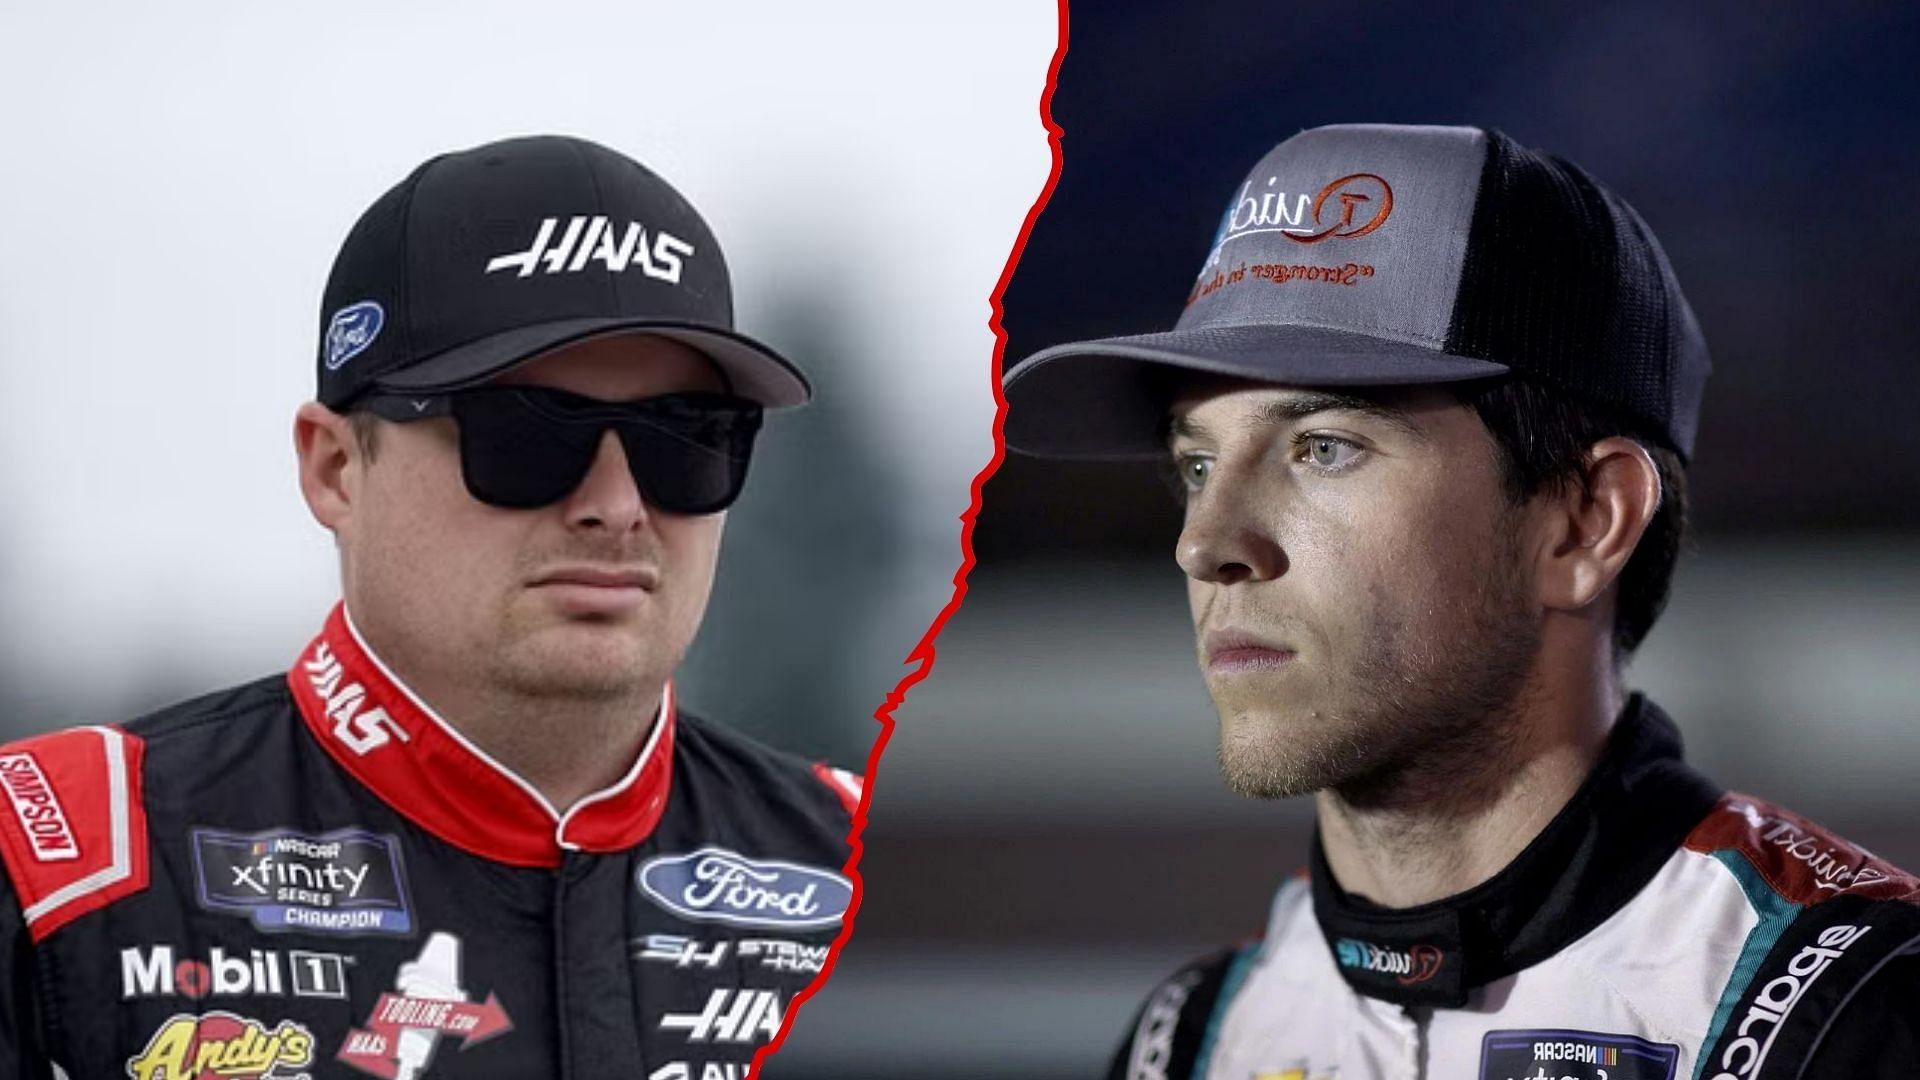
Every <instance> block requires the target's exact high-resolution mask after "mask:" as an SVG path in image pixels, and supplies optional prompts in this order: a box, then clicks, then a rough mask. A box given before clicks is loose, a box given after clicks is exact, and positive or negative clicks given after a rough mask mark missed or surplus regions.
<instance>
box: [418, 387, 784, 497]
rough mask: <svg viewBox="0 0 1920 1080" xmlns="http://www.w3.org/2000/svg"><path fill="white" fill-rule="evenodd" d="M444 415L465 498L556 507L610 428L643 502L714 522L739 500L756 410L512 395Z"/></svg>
mask: <svg viewBox="0 0 1920 1080" xmlns="http://www.w3.org/2000/svg"><path fill="white" fill-rule="evenodd" d="M453 410H454V417H455V418H456V420H458V422H459V427H460V471H461V473H462V475H463V476H464V477H465V479H466V484H467V490H468V492H470V493H471V494H472V495H473V497H474V498H476V499H479V500H480V501H481V502H484V503H488V504H490V505H493V506H499V507H504V508H508V509H518V510H524V509H532V508H534V507H539V506H546V505H548V504H550V503H555V502H558V501H560V500H561V499H564V498H566V497H567V495H568V494H569V493H570V492H572V491H573V489H574V488H576V487H578V486H579V485H580V481H581V480H582V479H583V478H584V477H585V476H586V474H587V470H588V469H589V468H591V467H592V465H593V459H594V455H595V454H597V453H598V452H599V446H600V440H601V437H602V435H603V433H605V432H606V431H608V430H609V429H611V430H613V431H615V432H617V433H618V434H619V437H620V444H621V449H622V450H623V451H624V452H625V453H626V456H627V463H628V467H629V468H631V469H632V471H633V479H634V483H635V485H636V486H637V487H638V488H639V489H640V493H641V496H642V497H643V498H645V499H646V500H647V502H649V503H652V504H653V505H654V506H657V507H659V508H660V509H661V510H664V511H666V512H668V513H673V514H712V513H717V512H718V511H721V510H724V509H726V508H727V507H728V506H729V505H731V504H732V503H733V501H734V500H735V499H736V498H738V497H739V495H740V489H741V487H742V486H743V485H744V484H745V482H746V476H747V460H748V457H749V455H750V454H751V452H752V449H753V437H754V434H755V432H757V431H758V430H759V428H760V408H759V407H758V406H757V405H753V404H751V403H748V402H743V401H740V400H739V399H736V398H730V397H726V396H724V395H717V394H676V395H669V396H666V397H659V398H652V399H649V400H647V401H642V402H637V403H634V404H631V405H619V406H610V405H607V404H606V403H604V402H596V401H593V400H591V399H587V398H581V397H578V396H576V395H572V394H565V393H562V392H560V391H554V390H546V389H536V388H532V387H515V388H513V389H511V390H508V389H505V388H502V389H498V390H494V389H487V390H472V391H466V392H464V393H460V394H456V395H454V405H453Z"/></svg>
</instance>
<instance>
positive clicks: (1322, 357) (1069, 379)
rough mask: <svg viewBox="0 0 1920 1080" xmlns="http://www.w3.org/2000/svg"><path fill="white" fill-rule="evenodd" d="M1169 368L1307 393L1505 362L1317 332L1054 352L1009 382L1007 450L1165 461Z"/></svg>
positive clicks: (1254, 331)
mask: <svg viewBox="0 0 1920 1080" xmlns="http://www.w3.org/2000/svg"><path fill="white" fill-rule="evenodd" d="M1169 368H1174V369H1184V370H1187V371H1198V372H1206V373H1208V374H1213V375H1229V376H1237V377H1240V378H1246V379H1258V380H1260V381H1262V382H1272V383H1285V384H1290V385H1299V386H1405V385H1418V384H1421V383H1445V382H1462V381H1465V380H1468V379H1483V378H1487V377H1489V376H1494V375H1504V374H1506V372H1507V370H1508V369H1507V366H1506V365H1505V364H1496V363H1494V362H1492V361H1490V360H1475V359H1472V358H1469V357H1464V356H1451V355H1449V354H1447V353H1444V352H1441V351H1440V350H1438V349H1436V348H1433V347H1431V346H1426V345H1418V344H1413V343H1410V342H1404V341H1393V340H1389V339H1385V338H1377V337H1371V336H1369V335H1366V334H1359V333H1354V332H1352V331H1348V330H1330V329H1326V328H1324V327H1318V326H1276V325H1248V326H1218V327H1205V328H1194V329H1190V330H1172V331H1168V332H1166V333H1161V334H1136V335H1132V336H1128V337H1112V338H1101V339H1098V340H1095V341H1076V342H1072V343H1069V344H1065V345H1055V346H1053V347H1052V348H1050V349H1043V350H1041V351H1040V352H1037V353H1035V354H1034V355H1032V356H1030V357H1028V358H1027V359H1026V360H1023V361H1021V362H1020V364H1019V365H1018V366H1016V367H1015V368H1014V369H1013V370H1012V371H1009V372H1008V373H1007V376H1006V379H1005V381H1004V385H1005V390H1006V397H1007V420H1006V428H1005V433H1006V440H1007V445H1008V446H1010V447H1012V448H1013V449H1015V450H1018V451H1021V452H1022V453H1027V454H1033V455H1036V456H1041V457H1062V458H1093V459H1126V458H1151V457H1158V456H1159V455H1160V454H1162V453H1163V452H1164V449H1165V448H1164V447H1162V446H1161V445H1160V442H1159V431H1160V423H1161V420H1162V419H1163V414H1164V413H1165V411H1166V407H1167V401H1166V385H1167V382H1166V377H1165V376H1166V371H1167V369H1169Z"/></svg>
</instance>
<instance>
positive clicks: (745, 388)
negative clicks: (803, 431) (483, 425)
mask: <svg viewBox="0 0 1920 1080" xmlns="http://www.w3.org/2000/svg"><path fill="white" fill-rule="evenodd" d="M636 332H644V333H647V334H653V335H657V336H659V337H664V338H672V339H673V340H675V341H679V342H683V343H685V344H687V345H690V346H692V347H693V348H695V349H698V350H699V351H700V352H702V353H704V354H705V355H706V356H707V357H708V358H709V359H711V360H712V361H713V362H714V364H715V365H716V366H717V367H719V368H720V370H721V371H722V372H723V373H725V375H726V377H727V381H728V382H729V383H731V384H732V387H733V392H734V393H736V394H738V395H740V396H741V397H744V398H747V399H749V400H751V401H757V402H759V403H760V404H761V405H764V406H766V407H767V408H770V409H778V408H785V407H788V406H793V405H803V404H805V403H806V402H807V401H808V399H810V398H811V397H812V396H813V388H812V387H811V386H810V385H808V383H807V378H806V376H804V375H802V374H800V370H799V369H798V368H796V367H794V366H793V365H792V364H790V363H788V362H787V361H786V359H785V358H784V357H782V356H781V355H780V354H779V353H776V352H774V351H773V350H772V349H770V348H768V347H767V346H765V345H762V344H760V343H759V342H757V341H755V340H753V339H752V338H750V337H747V336H746V335H745V334H738V333H735V332H733V331H731V330H721V329H718V328H716V327H711V326H697V325H694V324H691V323H682V322H663V321H660V320H654V319H605V318H602V319H568V320H563V321H560V322H550V323H541V324H540V325H538V326H523V327H516V328H515V329H512V330H508V331H505V332H503V333H499V334H494V335H493V336H491V337H485V338H481V339H480V340H478V341H470V342H467V343H466V344H465V345H459V346H455V347H454V348H451V349H448V350H447V351H445V352H443V353H440V354H439V355H437V356H432V357H429V358H427V359H425V360H422V361H420V362H419V363H417V364H411V365H409V366H407V367H405V368H402V369H400V370H399V371H395V372H392V373H390V374H387V375H382V376H380V377H379V378H378V379H376V380H375V383H376V384H377V385H379V386H380V387H381V388H383V389H387V390H400V391H406V392H416V391H417V392H436V393H437V392H440V391H445V390H460V389H463V388H465V387H469V386H475V385H478V384H480V383H483V382H486V381H487V380H488V379H491V378H493V377H494V376H496V375H499V374H500V373H502V372H504V371H507V370H508V369H510V368H514V367H518V366H519V365H521V364H523V363H526V362H527V361H530V360H533V359H534V358H536V357H539V356H543V355H545V354H547V353H550V352H552V351H553V350H555V349H558V348H561V347H563V346H567V345H573V344H576V343H578V342H581V341H585V340H586V339H588V338H596V337H602V336H604V335H607V334H615V333H636Z"/></svg>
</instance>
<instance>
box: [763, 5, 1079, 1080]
mask: <svg viewBox="0 0 1920 1080" xmlns="http://www.w3.org/2000/svg"><path fill="white" fill-rule="evenodd" d="M1059 5H1060V37H1059V42H1058V44H1056V45H1055V46H1054V50H1053V60H1052V62H1051V63H1049V64H1048V65H1047V85H1046V89H1044V90H1042V91H1041V93H1040V123H1041V126H1043V127H1045V128H1046V131H1047V148H1048V149H1049V150H1050V151H1051V152H1052V154H1053V166H1052V168H1051V169H1050V170H1049V171H1048V173H1047V183H1046V186H1045V187H1042V188H1041V189H1040V196H1039V197H1038V198H1036V199H1035V200H1034V201H1033V206H1032V207H1031V208H1029V209H1028V210H1027V218H1026V220H1025V221H1024V222H1022V223H1021V225H1020V235H1019V236H1017V237H1015V238H1014V241H1013V250H1012V251H1011V252H1009V253H1008V255H1007V263H1006V266H1005V267H1003V268H1002V269H1001V271H1000V280H999V281H998V282H997V283H995V284H994V286H993V298H992V302H993V316H992V318H990V319H989V320H988V322H987V325H988V326H989V327H991V328H992V330H993V371H992V378H993V406H994V408H993V458H992V460H990V461H988V462H987V464H986V467H985V468H983V469H981V470H980V472H979V473H978V474H977V475H976V476H974V478H973V501H972V503H971V504H970V505H969V506H968V507H967V510H966V512H965V513H963V514H961V515H960V569H959V570H957V571H955V572H954V575H953V599H951V600H949V601H947V606H946V607H943V608H941V609H940V613H939V614H938V615H935V616H934V617H933V625H931V626H929V627H927V632H926V634H925V635H924V636H922V637H921V638H920V643H919V644H918V645H915V646H914V647H913V651H912V652H910V653H908V654H907V659H906V663H907V664H908V665H910V666H911V670H909V671H908V672H907V673H906V674H905V675H903V676H901V677H900V682H899V684H898V685H896V686H895V687H894V688H893V692H892V693H890V694H888V695H887V700H886V701H885V702H883V703H881V705H880V707H879V708H878V709H875V710H874V713H873V718H874V720H876V721H878V722H879V724H880V734H879V735H878V736H877V737H875V738H874V740H873V750H872V752H870V753H869V754H868V755H867V772H866V783H865V785H864V786H863V788H862V790H861V794H860V806H859V808H858V809H856V810H855V811H854V814H853V828H852V829H851V830H850V831H849V832H848V833H847V842H848V844H849V845H850V846H851V847H852V849H853V853H852V855H850V856H849V857H848V859H847V865H846V866H845V867H843V868H842V872H843V873H845V874H846V876H847V877H848V878H849V879H850V880H851V881H852V882H853V901H852V902H851V903H850V904H848V905H847V912H846V915H845V916H844V917H843V918H842V919H841V922H840V934H839V936H838V937H835V938H834V939H833V944H832V945H831V946H829V947H828V949H827V959H826V962H825V963H824V964H822V965H821V968H820V974H818V975H815V976H814V977H813V981H812V982H810V983H808V984H807V985H806V988H805V989H803V990H801V991H800V992H799V993H797V994H795V995H794V996H793V1000H792V1002H791V1003H789V1004H788V1006H787V1014H786V1017H785V1019H783V1020H782V1021H781V1022H780V1030H779V1031H777V1032H775V1033H774V1036H773V1039H772V1040H771V1041H770V1042H768V1043H767V1045H765V1046H763V1047H761V1048H760V1050H759V1052H757V1053H755V1054H754V1055H753V1064H752V1065H751V1066H749V1068H748V1073H749V1074H750V1075H752V1076H759V1075H760V1070H761V1069H762V1068H764V1067H765V1065H766V1062H767V1059H768V1058H771V1057H772V1056H773V1055H774V1054H775V1053H777V1052H778V1051H779V1049H780V1046H781V1044H782V1043H785V1042H786V1041H787V1033H788V1032H789V1031H792V1030H793V1020H794V1017H795V1016H797V1015H798V1014H799V1012H800V1006H801V1005H802V1004H803V1003H805V1002H806V1001H807V999H809V998H811V997H813V995H814V993H815V992H816V991H818V990H819V989H820V988H821V987H823V986H825V985H826V984H827V980H828V979H829V978H831V977H832V976H833V967H834V964H835V963H837V962H838V961H839V959H840V950H841V948H843V947H844V946H845V945H846V943H847V941H848V940H849V939H851V938H852V937H853V917H854V915H855V913H857V912H858V911H859V910H860V898H861V894H862V893H863V892H864V891H865V885H864V883H863V882H862V881H861V878H860V871H859V865H860V854H861V851H862V845H861V843H860V834H861V833H863V832H865V831H866V828H867V807H868V806H869V805H870V803H871V802H872V800H873V781H874V775H875V774H876V773H877V772H879V769H880V755H881V753H882V752H883V751H885V750H886V748H887V740H888V739H890V738H892V736H893V711H894V710H895V709H897V708H899V707H900V704H901V703H902V702H903V701H905V700H906V697H907V691H908V690H909V689H912V687H913V686H914V685H915V684H916V683H918V682H919V681H920V680H922V679H924V678H926V677H927V675H928V674H929V673H930V672H932V671H933V657H934V648H933V645H934V639H935V638H938V637H939V636H940V631H941V630H942V629H944V628H945V627H946V625H947V619H948V618H950V617H951V616H952V615H953V613H954V612H956V611H958V610H960V601H961V600H964V599H965V598H966V595H967V574H968V573H969V572H971V571H972V570H973V562H974V559H973V526H974V522H975V521H977V520H978V519H979V517H980V496H981V491H982V489H983V488H985V487H986V483H987V481H988V480H991V479H992V478H993V474H994V473H995V472H998V471H999V469H1000V462H1001V461H1003V460H1005V458H1006V456H1007V440H1006V435H1005V434H1004V428H1005V425H1006V419H1007V397H1006V395H1005V394H1004V393H1002V392H1001V390H1000V373H1001V370H1002V367H1003V365H1004V364H1005V361H1006V351H1007V332H1006V329H1005V328H1004V327H1002V326H1001V324H1000V320H1001V318H1002V317H1003V316H1004V314H1005V313H1004V311H1002V309H1001V303H1000V302H1001V299H1002V298H1003V297H1004V296H1005V295H1006V292H1007V283H1008V282H1009V281H1012V280H1013V268H1014V267H1015V266H1017V265H1019V262H1020V253H1021V252H1022V251H1025V250H1026V247H1027V237H1028V236H1029V235H1030V234H1032V232H1033V223H1034V222H1035V221H1036V220H1037V219H1038V218H1039V217H1040V211H1042V210H1044V209H1046V207H1047V201H1048V200H1049V199H1051V198H1053V189H1054V185H1055V184H1057V183H1059V181H1060V135H1061V131H1060V125H1058V124H1056V123H1054V122H1053V90H1054V86H1055V84H1056V83H1057V82H1058V81H1059V78H1060V61H1061V60H1063V59H1065V58H1066V55H1067V0H1059Z"/></svg>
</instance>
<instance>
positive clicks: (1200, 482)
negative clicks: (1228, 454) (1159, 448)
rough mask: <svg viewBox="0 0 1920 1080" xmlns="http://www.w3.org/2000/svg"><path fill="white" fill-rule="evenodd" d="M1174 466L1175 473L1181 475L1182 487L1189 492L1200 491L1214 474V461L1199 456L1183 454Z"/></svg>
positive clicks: (1176, 459) (1175, 461) (1175, 460)
mask: <svg viewBox="0 0 1920 1080" xmlns="http://www.w3.org/2000/svg"><path fill="white" fill-rule="evenodd" d="M1173 464H1174V471H1175V472H1177V473H1179V474H1180V485H1181V486H1182V487H1184V488H1186V489H1187V490H1188V491H1199V490H1200V489H1201V488H1202V487H1204V486H1205V485H1206V482H1207V477H1208V475H1210V474H1211V473H1212V472H1213V459H1212V458H1208V457H1201V456H1200V455H1198V454H1182V455H1180V456H1179V457H1177V458H1175V459H1174V463H1173Z"/></svg>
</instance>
